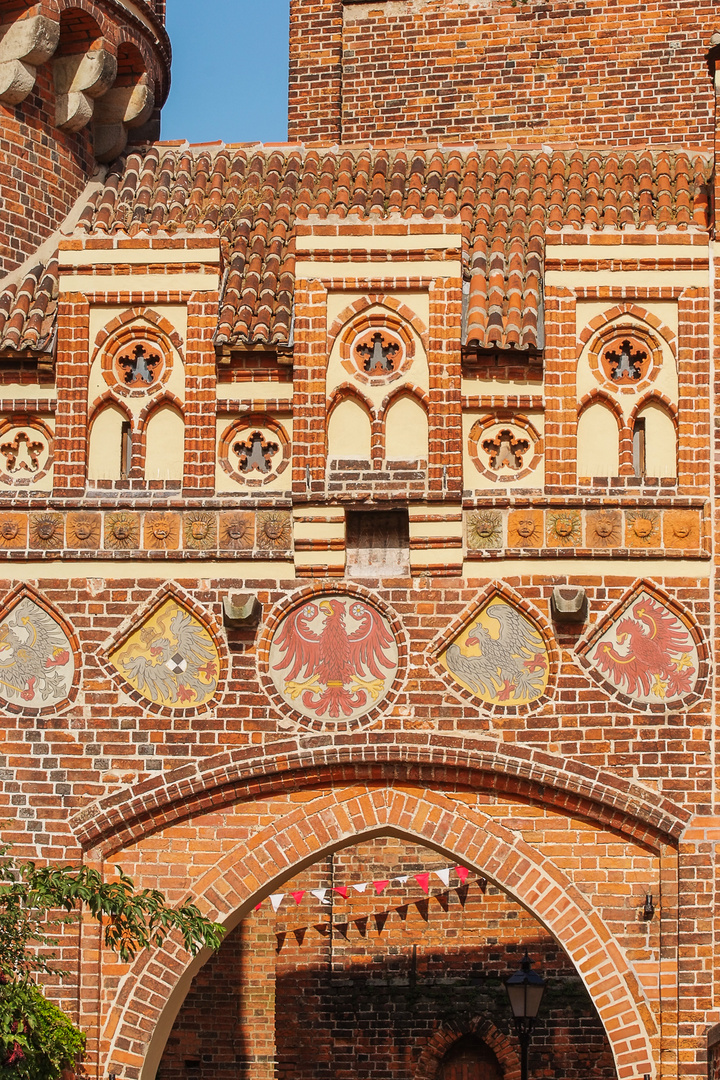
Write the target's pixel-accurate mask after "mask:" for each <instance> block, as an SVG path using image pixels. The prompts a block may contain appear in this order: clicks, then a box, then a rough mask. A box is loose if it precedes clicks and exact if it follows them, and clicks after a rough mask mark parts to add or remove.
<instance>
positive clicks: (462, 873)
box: [455, 866, 470, 885]
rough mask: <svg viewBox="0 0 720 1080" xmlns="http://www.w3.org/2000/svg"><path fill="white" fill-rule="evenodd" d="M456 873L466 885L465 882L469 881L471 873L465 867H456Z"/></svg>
mask: <svg viewBox="0 0 720 1080" xmlns="http://www.w3.org/2000/svg"><path fill="white" fill-rule="evenodd" d="M455 873H456V874H457V876H458V877H459V878H460V880H461V881H462V883H463V885H464V884H465V882H466V881H467V877H468V874H469V873H470V871H469V870H468V869H467V867H465V866H456V867H455Z"/></svg>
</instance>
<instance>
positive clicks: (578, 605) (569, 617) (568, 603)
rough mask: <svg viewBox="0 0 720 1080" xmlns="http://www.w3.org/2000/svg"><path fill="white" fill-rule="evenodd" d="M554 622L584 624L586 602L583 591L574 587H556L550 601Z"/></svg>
mask: <svg viewBox="0 0 720 1080" xmlns="http://www.w3.org/2000/svg"><path fill="white" fill-rule="evenodd" d="M550 607H551V610H552V617H553V619H554V620H555V622H585V620H586V619H587V613H588V600H587V593H586V592H585V589H583V588H582V587H580V586H574V585H556V586H555V588H554V589H553V591H552V599H551V601H550Z"/></svg>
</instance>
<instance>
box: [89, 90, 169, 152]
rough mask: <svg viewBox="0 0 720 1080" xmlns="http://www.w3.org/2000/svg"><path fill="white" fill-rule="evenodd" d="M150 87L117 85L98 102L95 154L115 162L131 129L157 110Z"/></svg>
mask: <svg viewBox="0 0 720 1080" xmlns="http://www.w3.org/2000/svg"><path fill="white" fill-rule="evenodd" d="M154 107H155V94H154V93H153V90H152V88H151V87H150V86H146V85H145V83H139V84H137V85H136V86H114V87H113V88H112V90H108V92H107V94H105V95H104V96H103V97H102V98H100V100H99V101H98V102H97V103H96V105H95V113H94V120H95V157H96V159H97V160H98V161H112V160H113V158H116V157H117V156H118V154H121V153H122V152H123V150H124V149H125V145H126V143H127V140H128V130H129V129H130V128H136V127H142V125H143V124H144V123H146V122H147V121H148V120H149V119H150V117H151V116H152V113H153V108H154Z"/></svg>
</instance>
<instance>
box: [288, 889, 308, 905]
mask: <svg viewBox="0 0 720 1080" xmlns="http://www.w3.org/2000/svg"><path fill="white" fill-rule="evenodd" d="M290 895H291V896H292V898H293V900H294V901H295V903H296V904H299V903H300V901H301V900H302V898H303V896H304V895H305V890H304V889H298V891H297V892H294V893H291V894H290Z"/></svg>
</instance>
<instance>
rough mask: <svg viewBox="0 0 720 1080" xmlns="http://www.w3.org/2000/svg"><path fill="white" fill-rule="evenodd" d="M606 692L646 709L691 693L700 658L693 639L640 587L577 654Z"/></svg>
mask: <svg viewBox="0 0 720 1080" xmlns="http://www.w3.org/2000/svg"><path fill="white" fill-rule="evenodd" d="M581 659H582V661H583V664H584V665H585V666H586V667H587V668H589V670H590V671H591V672H592V674H593V675H594V676H595V677H596V678H597V679H598V681H599V682H601V683H603V684H604V685H605V686H606V688H607V689H608V690H609V691H610V692H611V693H619V694H620V695H621V696H622V697H624V698H625V699H627V700H628V701H629V702H630V703H632V704H634V705H636V706H638V707H640V708H647V707H652V706H656V707H657V706H659V707H661V708H662V707H663V706H667V705H670V704H672V703H673V702H676V703H677V702H679V701H681V700H683V699H686V698H687V697H688V695H692V694H694V693H695V692H696V688H697V684H698V681H699V678H700V667H701V659H700V655H699V651H698V643H697V642H696V640H695V635H694V634H693V633H692V630H691V628H690V627H689V626H688V625H687V624H686V622H685V621H684V620H683V619H682V618H681V617H680V616H679V614H677V613H676V612H675V611H673V610H671V608H670V607H668V606H667V605H666V604H665V603H663V602H662V600H660V598H659V597H657V596H653V595H652V594H651V593H650V592H649V591H648V590H646V589H641V590H640V591H639V592H637V593H636V594H635V596H634V597H633V598H632V599H631V600H630V602H629V603H628V604H625V605H624V606H623V608H622V609H621V611H620V612H619V614H618V615H617V616H616V617H615V619H614V620H613V621H612V622H611V623H610V625H609V626H607V627H606V629H605V630H604V631H603V632H602V633H600V635H599V636H596V637H595V638H594V639H593V640H592V641H591V642H590V644H589V645H587V646H586V647H585V648H584V650H583V651H582V653H581Z"/></svg>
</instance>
